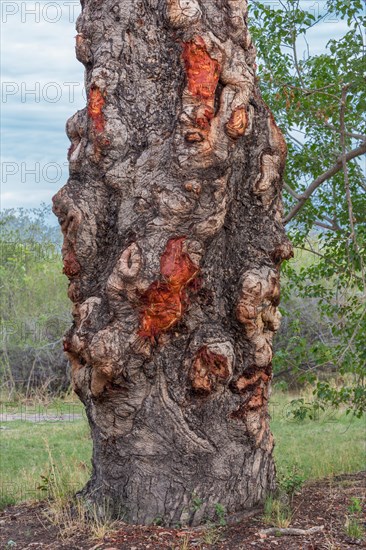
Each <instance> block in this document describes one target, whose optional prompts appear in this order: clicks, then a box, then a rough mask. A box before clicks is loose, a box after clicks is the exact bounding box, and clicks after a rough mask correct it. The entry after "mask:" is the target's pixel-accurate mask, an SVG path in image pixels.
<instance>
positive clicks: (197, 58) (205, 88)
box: [183, 36, 220, 100]
mask: <svg viewBox="0 0 366 550" xmlns="http://www.w3.org/2000/svg"><path fill="white" fill-rule="evenodd" d="M183 60H184V64H185V68H186V73H187V79H188V89H189V91H190V92H191V94H192V95H195V96H197V97H200V98H201V99H206V100H213V99H214V97H215V91H216V87H217V83H218V81H219V76H220V64H219V62H218V61H216V59H212V58H211V57H210V55H209V53H208V52H207V49H206V44H205V42H204V41H203V39H202V38H201V37H200V36H196V37H195V38H194V39H193V41H192V42H185V43H184V51H183Z"/></svg>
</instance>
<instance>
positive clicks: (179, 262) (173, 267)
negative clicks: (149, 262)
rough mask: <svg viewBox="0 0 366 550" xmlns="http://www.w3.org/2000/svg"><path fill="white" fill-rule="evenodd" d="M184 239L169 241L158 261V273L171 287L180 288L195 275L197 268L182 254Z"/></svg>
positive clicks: (186, 255)
mask: <svg viewBox="0 0 366 550" xmlns="http://www.w3.org/2000/svg"><path fill="white" fill-rule="evenodd" d="M184 241H185V237H179V238H175V239H170V240H169V241H168V243H167V245H166V248H165V252H164V253H163V255H162V257H161V260H160V273H161V274H162V276H163V277H164V279H166V280H167V281H168V283H169V284H170V285H171V286H172V287H179V288H182V287H183V286H186V285H187V284H188V283H189V282H190V281H191V280H192V279H193V277H195V275H197V271H198V269H197V267H196V266H195V265H194V263H193V262H192V260H191V258H190V257H189V256H188V254H187V253H186V252H183V245H184Z"/></svg>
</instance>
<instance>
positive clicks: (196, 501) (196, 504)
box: [192, 493, 203, 512]
mask: <svg viewBox="0 0 366 550" xmlns="http://www.w3.org/2000/svg"><path fill="white" fill-rule="evenodd" d="M202 504H203V500H202V498H200V497H199V496H198V495H196V493H193V495H192V511H193V512H197V511H198V510H199V509H200V508H201V507H202Z"/></svg>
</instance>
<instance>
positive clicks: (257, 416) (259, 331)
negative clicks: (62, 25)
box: [54, 0, 292, 525]
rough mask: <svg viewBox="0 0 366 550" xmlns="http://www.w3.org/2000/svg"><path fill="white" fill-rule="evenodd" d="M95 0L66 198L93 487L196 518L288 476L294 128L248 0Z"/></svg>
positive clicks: (103, 495)
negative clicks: (271, 99)
mask: <svg viewBox="0 0 366 550" xmlns="http://www.w3.org/2000/svg"><path fill="white" fill-rule="evenodd" d="M82 5H83V11H82V14H81V16H80V18H79V19H78V22H77V31H78V35H77V37H76V54H77V57H78V59H79V60H80V61H81V62H82V63H83V64H84V65H85V68H86V72H85V85H86V90H87V94H88V105H87V107H86V108H85V109H83V110H82V111H79V112H77V113H76V114H75V115H74V116H73V117H72V118H71V119H70V120H69V121H68V123H67V133H68V136H69V138H70V140H71V147H70V150H69V159H70V178H69V181H68V183H67V185H66V186H65V187H63V188H62V189H61V190H60V191H59V192H58V193H57V195H56V196H55V197H54V211H55V213H56V215H57V216H58V218H59V221H60V224H61V227H62V231H63V234H64V245H63V258H64V272H65V274H66V275H67V276H68V277H69V279H70V286H69V297H70V299H71V300H72V301H73V302H74V307H73V314H74V324H73V326H72V328H71V329H70V331H69V332H68V333H67V334H66V336H65V340H64V348H65V351H66V353H67V355H68V357H69V359H70V361H71V363H72V370H73V383H74V387H75V391H76V392H77V394H78V395H79V397H80V399H81V400H82V401H83V403H84V404H85V407H86V412H87V416H88V419H89V423H90V426H91V432H92V438H93V447H94V450H93V474H92V478H91V480H90V482H89V483H88V485H87V486H86V488H85V489H84V492H83V494H84V495H85V496H86V497H87V498H89V499H90V500H92V501H93V502H95V503H97V505H98V506H99V507H100V513H102V512H103V507H105V506H107V507H108V509H109V511H111V510H113V513H114V515H120V516H121V515H122V516H123V517H124V518H125V520H126V521H128V522H133V523H149V522H152V521H154V520H156V518H161V519H162V521H164V522H165V523H166V524H171V525H174V524H177V523H181V524H186V523H190V524H198V523H200V522H202V521H203V520H204V519H205V518H213V517H214V514H215V506H216V505H217V504H221V505H222V506H223V507H225V509H226V511H227V512H228V513H233V512H237V511H240V510H244V509H249V508H252V507H253V506H255V505H257V504H258V503H260V502H261V501H263V499H264V497H265V496H266V494H267V493H268V491H270V490H272V489H273V487H274V478H275V472H274V463H273V457H272V450H273V438H272V435H271V433H270V430H269V422H268V420H269V416H268V408H267V402H268V396H269V388H270V380H271V360H272V337H273V334H274V332H275V331H276V330H277V328H278V326H279V322H280V319H279V318H280V314H279V312H278V310H277V305H278V302H279V295H280V290H279V267H280V264H281V261H282V260H283V259H285V258H289V257H290V256H291V254H292V251H291V245H290V243H289V242H288V240H287V238H286V237H285V234H284V230H283V224H282V206H281V187H282V173H283V169H284V163H285V157H286V144H285V142H284V139H283V137H282V134H281V132H280V130H279V129H278V127H277V126H276V124H275V122H274V119H273V117H272V115H271V113H270V112H269V110H268V107H267V106H266V105H265V103H264V102H263V100H262V99H261V96H260V93H259V90H258V82H257V79H256V76H255V68H256V66H255V49H254V46H253V44H252V42H251V38H250V35H249V32H248V29H247V7H246V5H245V2H243V0H212V1H210V2H203V1H198V0H84V1H83V2H82ZM197 499H200V500H201V501H202V504H201V505H200V506H197V502H198V500H197Z"/></svg>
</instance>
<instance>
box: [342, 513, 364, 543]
mask: <svg viewBox="0 0 366 550" xmlns="http://www.w3.org/2000/svg"><path fill="white" fill-rule="evenodd" d="M345 531H346V533H347V535H348V536H349V537H350V538H352V539H363V538H364V536H365V530H364V528H363V527H362V525H361V522H360V520H359V519H358V518H357V517H355V516H347V517H346V525H345Z"/></svg>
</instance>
